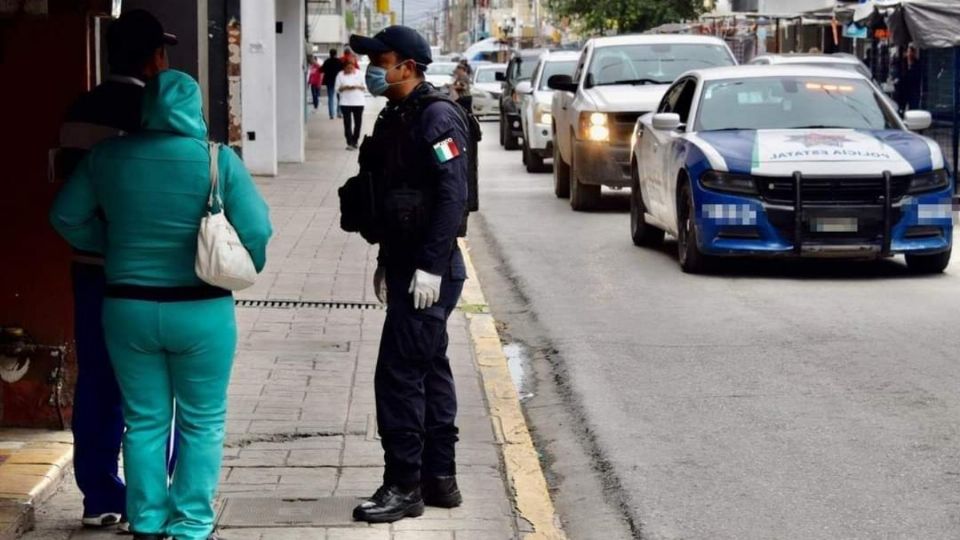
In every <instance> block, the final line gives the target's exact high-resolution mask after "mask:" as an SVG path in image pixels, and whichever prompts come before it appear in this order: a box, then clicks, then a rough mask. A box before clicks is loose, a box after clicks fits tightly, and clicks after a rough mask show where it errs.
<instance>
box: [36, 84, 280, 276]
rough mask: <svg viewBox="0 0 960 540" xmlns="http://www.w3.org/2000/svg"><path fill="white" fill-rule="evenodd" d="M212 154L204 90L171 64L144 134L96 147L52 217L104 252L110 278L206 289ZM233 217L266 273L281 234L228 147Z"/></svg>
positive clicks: (156, 87)
mask: <svg viewBox="0 0 960 540" xmlns="http://www.w3.org/2000/svg"><path fill="white" fill-rule="evenodd" d="M209 167H210V155H209V151H208V148H207V126H206V123H205V122H204V120H203V112H202V100H201V97H200V87H199V85H197V83H196V81H194V80H193V78H191V77H190V76H189V75H187V74H185V73H182V72H179V71H174V70H168V71H164V72H162V73H160V74H159V75H158V76H157V77H155V78H154V79H152V80H151V81H150V82H149V83H148V84H147V87H146V89H145V94H144V99H143V129H142V131H140V132H138V133H136V134H133V135H128V136H124V137H116V138H113V139H109V140H106V141H104V142H102V143H100V144H98V145H96V146H94V148H93V149H92V150H91V152H90V153H89V154H88V155H87V156H86V157H85V158H84V160H83V161H81V162H80V164H79V165H78V167H77V169H76V170H75V172H74V173H73V175H72V176H71V177H70V178H69V180H68V181H67V183H66V185H65V186H64V188H63V189H62V190H61V192H60V193H59V194H58V196H57V198H56V200H55V202H54V205H53V209H52V210H51V212H50V221H51V223H52V224H53V227H54V228H55V229H56V230H57V232H58V233H60V235H61V236H63V237H64V238H65V239H66V240H67V242H69V243H70V244H71V245H72V246H73V247H74V248H77V249H80V250H84V251H92V252H96V253H102V254H104V256H105V258H106V276H107V282H108V283H110V284H128V285H142V286H151V287H184V286H194V285H202V284H203V282H202V281H200V279H199V278H198V277H197V275H196V273H195V272H194V260H195V259H196V254H197V233H198V231H199V229H200V219H201V218H202V217H203V216H204V215H205V213H206V211H207V195H208V194H209V192H210V174H209ZM219 172H220V186H221V190H222V195H223V206H224V211H225V212H226V215H227V219H228V220H229V221H230V223H231V224H232V225H233V226H234V228H235V229H236V230H237V234H238V235H239V236H240V240H241V241H242V242H243V245H244V246H245V247H246V248H247V251H249V252H250V255H251V257H252V258H253V263H254V266H255V267H256V269H257V271H258V272H259V271H260V270H262V269H263V266H264V264H265V263H266V249H267V241H268V240H269V239H270V235H271V234H272V230H271V226H270V217H269V209H268V208H267V204H266V202H264V200H263V198H262V197H261V196H260V193H259V192H258V191H257V188H256V186H255V185H254V183H253V179H251V178H250V174H249V173H248V172H247V169H246V168H245V167H244V165H243V162H242V161H240V158H238V157H237V155H236V154H235V153H234V152H233V151H232V150H230V149H229V148H226V147H221V151H220V159H219Z"/></svg>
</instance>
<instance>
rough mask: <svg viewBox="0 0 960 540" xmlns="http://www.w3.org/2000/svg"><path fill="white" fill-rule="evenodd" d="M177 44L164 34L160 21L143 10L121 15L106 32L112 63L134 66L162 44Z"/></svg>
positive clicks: (171, 35)
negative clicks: (133, 64)
mask: <svg viewBox="0 0 960 540" xmlns="http://www.w3.org/2000/svg"><path fill="white" fill-rule="evenodd" d="M176 44H177V36H175V35H173V34H170V33H167V32H164V31H163V25H162V24H160V21H158V20H157V18H156V17H154V16H153V15H152V14H151V13H150V12H149V11H146V10H143V9H134V10H130V11H126V12H124V13H123V14H122V15H120V17H118V18H117V20H116V21H113V23H112V24H111V25H110V28H109V29H108V30H107V54H108V56H109V58H110V63H111V64H115V63H119V64H131V63H135V62H137V61H139V60H141V59H144V58H147V57H149V55H150V54H152V53H153V51H155V50H157V49H158V48H160V47H163V46H164V45H176Z"/></svg>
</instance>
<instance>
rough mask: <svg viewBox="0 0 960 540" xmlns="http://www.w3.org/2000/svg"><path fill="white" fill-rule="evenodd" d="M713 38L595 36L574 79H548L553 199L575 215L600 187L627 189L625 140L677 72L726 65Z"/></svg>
mask: <svg viewBox="0 0 960 540" xmlns="http://www.w3.org/2000/svg"><path fill="white" fill-rule="evenodd" d="M734 64H736V59H735V58H734V56H733V53H732V52H730V48H729V47H727V45H726V44H725V43H724V42H723V41H722V40H721V39H719V38H715V37H708V36H691V35H628V36H615V37H600V38H593V39H591V40H589V41H588V42H587V44H586V45H585V46H584V49H583V52H582V53H581V55H580V59H579V60H578V62H577V69H576V71H575V73H574V75H573V77H572V78H571V77H569V76H566V75H554V76H553V77H551V78H550V79H549V80H548V83H547V84H548V85H549V86H550V88H552V89H554V90H556V92H554V94H553V103H552V111H553V142H554V156H553V177H554V192H555V193H556V195H557V197H570V206H571V207H572V208H573V209H574V210H588V209H590V208H593V207H595V206H597V205H598V204H599V202H600V186H611V187H616V188H622V187H627V186H629V185H630V136H631V135H632V134H633V130H634V125H635V124H636V122H637V118H638V117H640V115H642V114H645V113H647V112H650V111H652V110H654V109H656V107H657V104H658V103H660V98H661V97H663V93H664V92H665V91H666V90H667V87H668V86H669V85H670V84H671V83H673V81H674V79H676V78H677V77H678V76H679V75H680V74H682V73H684V72H686V71H689V70H691V69H697V68H707V67H712V66H730V65H734Z"/></svg>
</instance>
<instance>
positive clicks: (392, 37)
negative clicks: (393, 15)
mask: <svg viewBox="0 0 960 540" xmlns="http://www.w3.org/2000/svg"><path fill="white" fill-rule="evenodd" d="M350 48H351V49H353V52H355V53H357V54H379V53H385V52H390V51H393V52H395V53H397V54H399V55H400V56H403V57H405V58H410V59H412V60H413V61H414V62H416V63H417V64H420V65H422V66H426V65H429V64H430V63H431V62H433V55H432V54H430V43H429V42H427V39H426V38H424V37H423V36H422V35H420V32H417V31H416V30H414V29H413V28H410V27H409V26H400V25H394V26H388V27H386V28H384V29H383V30H381V31H380V32H377V34H376V35H375V36H373V37H367V36H359V35H357V34H354V35H352V36H350Z"/></svg>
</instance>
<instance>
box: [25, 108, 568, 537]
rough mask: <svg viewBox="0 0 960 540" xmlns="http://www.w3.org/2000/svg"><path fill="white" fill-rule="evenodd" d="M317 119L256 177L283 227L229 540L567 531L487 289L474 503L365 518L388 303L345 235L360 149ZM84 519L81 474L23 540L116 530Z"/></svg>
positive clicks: (470, 422)
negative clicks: (343, 190) (291, 153)
mask: <svg viewBox="0 0 960 540" xmlns="http://www.w3.org/2000/svg"><path fill="white" fill-rule="evenodd" d="M373 109H379V106H375V107H368V111H369V112H368V114H367V116H366V118H365V119H364V122H365V124H366V125H365V130H366V131H368V132H369V129H370V127H371V125H372V122H373V120H374V116H373V114H372V113H373V112H374V111H373ZM309 128H310V135H311V138H310V142H309V148H308V154H307V156H308V161H307V163H305V164H300V165H289V166H284V167H282V168H281V174H280V175H279V176H278V177H276V178H259V179H258V184H259V185H260V186H261V189H262V191H263V193H264V195H265V196H266V198H267V199H268V201H269V202H270V206H271V209H272V219H273V223H274V227H275V229H276V236H275V238H274V240H273V242H272V244H271V246H270V251H269V255H268V261H269V262H268V266H267V269H266V271H265V272H264V274H263V276H261V278H260V280H259V281H258V283H257V285H256V286H254V287H253V288H251V289H250V290H247V291H244V292H243V293H242V294H239V295H238V296H237V300H238V308H237V316H238V323H239V337H240V345H239V352H238V355H237V360H236V364H235V368H234V372H233V380H232V383H231V386H230V407H229V410H230V413H229V419H228V426H227V443H226V449H225V457H224V466H223V473H222V483H221V490H220V500H219V503H220V507H221V514H220V522H219V527H220V532H221V533H222V534H223V536H224V537H225V538H227V539H228V540H246V539H258V540H259V539H264V540H267V539H269V540H279V539H286V538H289V539H326V540H379V539H383V540H386V539H394V540H413V539H417V540H433V539H438V540H439V539H443V540H470V539H477V540H496V539H507V538H519V537H528V536H529V537H535V538H560V537H561V533H560V532H559V531H558V529H557V528H556V527H555V521H556V520H555V518H554V517H553V510H552V505H550V501H549V497H548V496H547V494H546V489H545V483H544V482H543V477H542V473H541V472H540V468H539V464H538V463H537V462H536V454H535V452H534V450H533V447H532V445H531V444H530V443H529V434H527V432H526V426H525V425H524V424H523V419H522V415H520V413H519V406H518V404H517V403H516V395H515V391H514V390H513V389H512V387H509V383H508V382H509V380H508V379H507V381H508V382H507V383H504V379H505V376H504V375H503V374H504V373H505V372H506V369H505V368H506V366H505V362H503V359H502V354H501V355H500V356H499V357H498V356H497V355H498V354H499V342H498V341H497V340H496V335H495V330H494V329H493V324H492V319H489V316H488V315H484V314H483V312H485V311H486V310H485V307H484V306H483V304H485V301H484V300H482V293H481V292H480V291H479V287H477V284H476V283H471V286H470V287H469V291H472V292H469V291H468V292H467V293H466V294H465V297H471V295H472V298H473V300H470V302H469V304H470V305H468V306H465V307H464V308H463V309H461V310H458V311H457V312H456V313H455V314H454V315H453V316H452V318H451V320H450V325H449V326H450V350H449V356H450V359H451V362H452V365H453V371H454V374H455V377H456V382H457V388H458V395H459V399H460V410H459V416H458V425H459V426H460V430H461V442H460V444H459V445H458V463H459V480H460V485H461V489H462V491H463V494H464V498H465V503H464V505H463V506H462V507H461V508H457V509H453V510H444V509H436V508H428V509H427V512H426V514H425V515H424V516H423V517H421V518H418V519H407V520H403V521H400V522H397V523H395V524H392V525H378V526H369V525H366V524H357V523H354V522H352V520H351V517H350V510H351V509H352V507H353V505H354V504H356V497H359V496H369V495H370V494H372V493H373V491H374V490H375V489H376V488H377V487H378V486H379V483H380V479H381V475H382V463H383V462H382V450H381V449H380V443H379V441H378V440H377V437H376V421H375V409H374V395H373V373H374V366H375V362H376V354H377V347H378V341H379V336H380V328H381V325H382V324H383V320H384V316H385V312H384V311H383V309H382V308H381V307H380V306H379V305H378V304H377V303H376V300H375V297H374V294H373V290H372V284H371V281H372V276H373V272H374V269H375V267H376V260H375V257H376V249H375V248H374V247H371V246H368V245H367V244H366V243H365V242H364V241H363V240H362V239H361V238H360V237H359V236H358V235H348V234H346V233H343V232H342V231H341V230H340V228H339V211H338V199H337V193H336V188H337V187H339V186H340V185H341V184H342V183H343V181H344V180H345V179H346V178H347V177H348V176H350V175H351V174H353V173H354V172H355V171H356V169H357V165H356V159H357V153H356V152H348V151H346V150H345V149H344V147H345V144H344V141H343V136H342V127H341V123H340V122H339V121H330V120H328V119H326V118H325V115H323V114H319V115H311V121H310V124H309ZM472 277H473V276H472V275H471V278H472ZM476 328H479V329H481V331H483V329H488V330H486V334H484V335H479V334H476V332H474V329H476ZM488 374H492V375H488ZM485 379H489V380H485ZM485 382H486V384H485ZM491 407H494V409H495V413H491ZM504 456H507V459H506V460H505V459H504ZM516 508H520V510H519V511H518V510H517V509H516ZM521 514H524V515H523V516H521ZM527 514H529V515H527ZM78 517H79V495H78V494H77V492H76V488H75V487H74V486H73V482H72V479H69V478H68V479H67V481H66V482H64V486H63V487H62V488H61V492H60V493H58V494H57V495H56V496H54V497H53V499H51V501H50V502H49V503H47V504H46V505H45V506H44V507H42V508H41V509H40V510H38V511H37V517H36V521H37V530H36V531H35V532H34V533H31V534H29V535H27V536H26V538H29V539H39V538H44V539H64V538H101V537H102V538H113V537H114V536H113V534H112V532H99V533H91V532H87V531H78V530H77V523H78ZM538 523H543V525H538Z"/></svg>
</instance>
